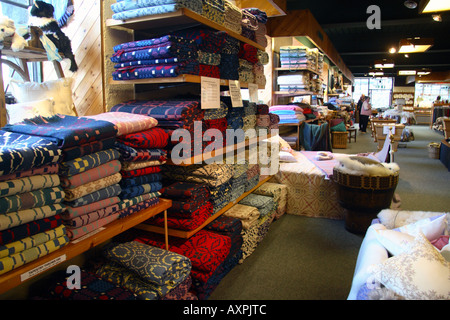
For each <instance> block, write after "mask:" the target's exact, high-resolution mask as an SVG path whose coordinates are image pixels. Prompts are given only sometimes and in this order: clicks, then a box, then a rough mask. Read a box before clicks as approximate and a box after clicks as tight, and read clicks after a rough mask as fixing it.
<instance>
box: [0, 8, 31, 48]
mask: <svg viewBox="0 0 450 320" xmlns="http://www.w3.org/2000/svg"><path fill="white" fill-rule="evenodd" d="M8 38H9V39H10V40H11V49H12V51H14V52H17V51H20V50H22V49H23V48H25V46H26V45H27V41H26V40H25V39H24V38H23V37H22V36H21V35H19V34H18V33H17V32H16V27H15V25H14V21H13V20H11V19H10V18H8V17H6V16H0V43H1V44H2V47H3V43H4V41H5V39H8Z"/></svg>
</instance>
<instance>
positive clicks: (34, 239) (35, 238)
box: [0, 225, 66, 259]
mask: <svg viewBox="0 0 450 320" xmlns="http://www.w3.org/2000/svg"><path fill="white" fill-rule="evenodd" d="M65 234H66V228H65V227H64V226H63V225H60V226H58V227H57V228H55V229H51V230H48V231H44V232H40V233H37V234H35V235H32V236H29V237H26V238H23V239H21V240H18V241H15V242H11V243H9V244H7V245H3V246H0V259H2V258H5V257H8V256H12V255H14V254H18V253H20V252H23V251H25V250H27V249H30V248H33V247H36V246H38V245H41V244H43V243H46V242H47V241H50V240H53V239H56V238H59V237H62V236H64V235H65Z"/></svg>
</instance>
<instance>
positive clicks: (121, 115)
mask: <svg viewBox="0 0 450 320" xmlns="http://www.w3.org/2000/svg"><path fill="white" fill-rule="evenodd" d="M85 117H86V118H92V119H96V120H104V121H109V122H112V123H114V125H115V126H116V127H117V137H120V136H122V135H126V134H130V133H134V132H139V131H143V130H148V129H150V128H153V127H155V126H156V125H157V124H158V121H157V120H156V119H154V118H152V117H148V116H145V115H140V114H130V113H126V112H104V113H100V114H96V115H92V116H85Z"/></svg>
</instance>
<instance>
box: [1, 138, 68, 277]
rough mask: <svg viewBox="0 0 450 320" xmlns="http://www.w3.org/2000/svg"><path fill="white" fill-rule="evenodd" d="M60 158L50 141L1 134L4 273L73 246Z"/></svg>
mask: <svg viewBox="0 0 450 320" xmlns="http://www.w3.org/2000/svg"><path fill="white" fill-rule="evenodd" d="M60 157H61V150H60V148H59V147H58V146H57V145H56V144H55V143H53V142H52V141H49V140H47V139H44V138H41V137H37V136H31V135H26V134H20V133H19V134H18V133H14V132H6V131H3V130H0V173H1V175H0V274H3V273H6V272H8V271H11V270H13V269H16V268H18V267H20V266H22V265H24V264H26V263H29V262H31V261H33V260H36V259H38V258H40V257H42V256H45V255H47V254H49V253H51V252H53V251H55V250H57V249H59V248H61V247H63V246H65V245H66V244H67V243H68V242H69V239H68V237H67V236H66V230H65V227H64V225H63V224H62V219H61V213H62V212H63V211H64V210H65V206H64V204H62V201H63V199H64V195H65V194H64V191H63V189H62V188H61V186H60V179H59V176H58V175H57V173H58V161H59V159H60Z"/></svg>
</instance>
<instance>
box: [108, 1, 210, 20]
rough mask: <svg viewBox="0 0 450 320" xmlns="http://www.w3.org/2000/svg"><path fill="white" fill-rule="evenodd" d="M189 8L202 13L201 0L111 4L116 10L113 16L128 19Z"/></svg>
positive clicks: (117, 18) (119, 2) (113, 9)
mask: <svg viewBox="0 0 450 320" xmlns="http://www.w3.org/2000/svg"><path fill="white" fill-rule="evenodd" d="M182 8H187V9H189V10H192V11H194V12H196V13H198V14H202V10H203V7H202V1H201V0H164V1H161V0H134V1H128V0H117V2H116V3H113V4H111V10H112V11H113V12H114V13H113V16H112V18H113V19H116V20H127V19H133V18H137V17H144V16H149V15H155V14H163V13H168V12H175V11H177V10H179V9H182Z"/></svg>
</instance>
